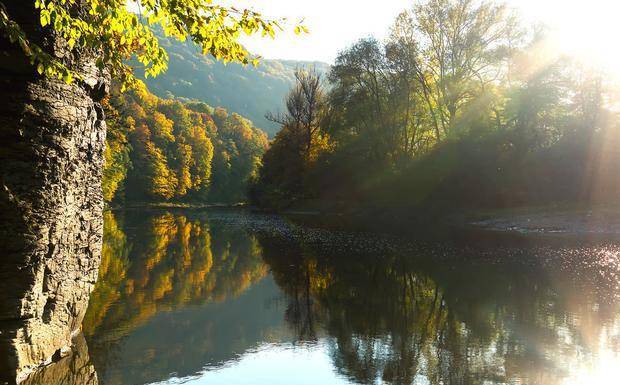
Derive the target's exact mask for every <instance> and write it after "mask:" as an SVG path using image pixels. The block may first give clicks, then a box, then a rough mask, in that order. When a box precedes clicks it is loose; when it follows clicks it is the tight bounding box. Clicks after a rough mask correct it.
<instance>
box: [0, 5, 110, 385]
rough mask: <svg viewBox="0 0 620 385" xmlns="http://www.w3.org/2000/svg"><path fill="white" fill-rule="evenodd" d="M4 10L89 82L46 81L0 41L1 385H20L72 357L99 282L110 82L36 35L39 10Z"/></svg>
mask: <svg viewBox="0 0 620 385" xmlns="http://www.w3.org/2000/svg"><path fill="white" fill-rule="evenodd" d="M3 3H4V4H5V6H6V8H7V10H8V12H9V15H10V16H11V17H12V18H13V19H14V20H16V21H18V22H19V23H20V25H22V26H24V29H25V31H26V33H27V34H28V36H29V37H30V38H31V39H32V40H34V41H37V42H38V43H39V44H40V45H41V46H42V47H44V49H46V50H47V51H48V52H50V53H52V54H53V55H55V56H56V57H59V58H61V59H62V60H63V61H64V62H65V63H67V64H68V65H69V66H70V67H71V68H73V69H75V71H76V72H77V73H78V74H80V75H81V77H82V79H81V80H79V81H75V82H73V83H71V84H66V83H64V82H63V81H62V80H56V79H47V78H44V77H42V76H39V75H38V74H37V73H36V72H35V71H34V69H33V68H32V66H31V65H30V64H29V63H28V61H27V60H26V58H25V57H24V56H23V54H22V53H21V51H20V50H19V48H18V47H16V46H15V45H12V44H10V43H9V42H7V41H4V40H1V41H0V54H1V57H0V87H2V92H0V249H1V250H2V252H3V254H2V257H1V258H0V383H15V382H19V381H21V380H23V379H24V378H25V377H26V376H27V375H28V374H29V373H31V372H32V371H33V370H34V369H36V368H37V367H39V366H41V365H42V364H46V363H50V362H52V361H55V360H58V359H60V358H61V357H64V356H66V355H67V354H68V352H69V351H70V348H71V340H72V337H73V336H75V335H76V333H77V332H78V331H79V330H80V325H81V322H82V318H83V316H84V313H85V312H86V308H87V306H88V297H89V294H90V292H91V290H92V288H93V285H94V283H95V281H96V279H97V270H98V266H99V261H100V253H101V240H102V228H103V223H102V208H103V200H102V194H101V175H102V166H103V150H104V143H105V123H104V116H103V112H102V109H101V107H100V106H99V104H98V101H99V100H100V99H101V98H102V97H103V96H104V95H105V92H106V89H107V79H106V77H105V76H104V75H103V74H102V73H101V72H100V71H99V70H98V69H97V68H96V66H95V65H94V59H93V55H92V54H88V53H86V52H82V53H76V52H69V51H68V50H66V49H65V48H64V47H66V45H65V44H64V43H63V40H62V39H61V38H59V37H57V36H54V35H53V34H52V33H50V32H49V31H47V32H46V31H42V30H41V29H40V28H39V27H37V25H38V20H36V12H35V10H34V9H33V4H34V2H33V1H22V0H15V1H4V2H3Z"/></svg>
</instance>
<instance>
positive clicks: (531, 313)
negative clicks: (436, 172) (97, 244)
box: [83, 210, 620, 385]
mask: <svg viewBox="0 0 620 385" xmlns="http://www.w3.org/2000/svg"><path fill="white" fill-rule="evenodd" d="M445 235H446V239H447V240H441V238H440V237H439V238H436V239H435V240H432V241H424V242H421V241H418V242H412V241H410V240H409V241H403V240H399V239H397V238H394V237H388V236H379V235H372V236H371V235H368V234H363V233H346V232H339V231H327V230H320V229H317V228H312V227H308V226H300V225H298V224H294V223H293V222H291V221H288V220H285V219H280V218H278V217H274V216H266V215H254V214H249V213H244V212H236V211H191V210H186V211H183V210H176V211H170V212H168V211H149V212H147V213H145V212H135V211H126V212H114V213H107V214H106V222H105V245H104V251H103V262H102V265H101V269H100V280H99V283H98V284H97V288H96V290H95V292H94V293H93V295H92V297H91V302H90V308H89V311H88V314H87V316H86V319H85V321H84V326H83V330H84V334H85V337H86V345H87V349H88V352H87V354H88V356H89V359H90V362H91V363H92V365H93V366H94V368H95V370H96V372H97V377H98V379H99V383H100V384H104V385H137V384H179V383H183V384H209V385H214V384H226V385H234V384H252V385H263V384H264V385H274V384H293V385H294V384H541V385H555V384H564V385H576V384H584V385H585V384H588V385H590V384H616V383H620V307H619V295H618V294H619V289H618V282H619V278H618V274H619V268H618V266H619V263H618V262H619V258H620V247H618V246H616V245H615V244H614V243H612V242H607V243H606V242H600V241H599V242H589V241H587V240H582V241H577V240H574V239H569V238H554V239H551V238H545V239H543V240H541V239H534V238H531V237H519V238H512V237H506V236H501V235H497V236H495V235H485V236H473V235H464V234H459V233H451V234H445Z"/></svg>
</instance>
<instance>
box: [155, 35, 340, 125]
mask: <svg viewBox="0 0 620 385" xmlns="http://www.w3.org/2000/svg"><path fill="white" fill-rule="evenodd" d="M161 45H162V46H163V47H164V48H165V49H166V50H167V51H168V54H169V55H170V63H169V68H168V70H167V71H166V72H165V73H163V74H161V75H159V76H158V77H157V78H149V79H146V80H145V82H146V84H147V85H148V87H149V90H150V91H151V92H153V93H154V94H155V95H157V96H160V97H164V98H181V99H184V98H187V99H195V100H199V101H203V102H205V103H207V104H210V105H213V106H222V107H224V108H226V109H227V110H228V111H230V112H236V113H239V114H241V115H243V116H246V117H248V118H249V119H250V120H252V122H253V123H254V125H255V126H257V127H260V128H262V129H263V130H264V131H265V132H267V133H268V134H269V136H273V135H274V134H275V133H276V132H277V131H278V130H279V127H278V126H277V125H276V124H275V123H273V122H270V121H268V120H267V119H265V113H267V112H268V111H278V110H282V109H283V108H284V102H283V99H284V97H285V95H286V93H287V92H288V91H289V89H290V88H291V86H292V85H293V83H294V81H295V76H294V73H295V69H297V68H299V67H305V68H309V67H314V68H315V69H316V70H317V71H318V72H319V73H327V72H328V71H329V68H330V66H329V64H326V63H323V62H318V61H315V62H309V61H295V60H271V59H264V60H261V62H260V64H259V66H258V67H253V66H245V67H244V66H242V65H240V64H233V63H229V64H223V63H222V62H219V61H217V60H215V59H214V58H212V57H210V56H204V55H202V54H201V53H200V52H199V50H198V48H197V47H196V46H195V45H194V44H193V43H191V42H178V41H176V40H171V39H161Z"/></svg>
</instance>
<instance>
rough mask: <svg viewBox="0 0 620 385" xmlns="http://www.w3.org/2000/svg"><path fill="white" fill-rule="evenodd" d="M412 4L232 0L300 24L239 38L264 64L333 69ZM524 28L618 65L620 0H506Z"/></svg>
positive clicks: (403, 0) (394, 0)
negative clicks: (298, 32) (298, 28)
mask: <svg viewBox="0 0 620 385" xmlns="http://www.w3.org/2000/svg"><path fill="white" fill-rule="evenodd" d="M414 1H415V0H380V1H377V0H375V1H369V0H312V1H308V0H234V1H230V3H234V5H235V6H236V7H238V8H252V9H254V10H257V11H259V12H262V13H263V14H264V15H265V16H268V17H287V19H288V20H289V23H290V24H294V23H295V22H296V21H298V20H300V19H302V18H304V19H305V21H304V24H305V25H306V26H308V27H309V29H310V34H309V35H305V36H295V35H294V34H293V33H292V31H287V32H285V33H283V34H281V35H280V36H279V37H277V38H276V39H275V40H271V39H269V38H263V39H261V38H254V37H252V38H244V40H243V42H244V44H245V45H246V46H247V47H248V48H249V49H250V50H251V51H252V52H254V53H257V54H259V55H261V56H263V57H265V58H269V59H295V60H320V61H324V62H327V63H332V62H333V60H334V59H335V57H336V55H337V54H338V52H339V51H340V50H342V49H343V48H346V47H347V46H349V45H351V44H352V43H353V42H355V41H356V40H357V39H359V38H362V37H367V36H371V35H372V36H375V37H377V38H379V39H382V38H385V37H386V36H387V34H388V31H389V28H390V25H391V24H392V22H393V20H394V19H395V17H396V16H397V15H398V14H399V13H400V12H401V11H402V10H404V9H407V8H409V7H411V6H412V4H414ZM507 3H508V5H509V6H511V7H514V8H515V9H517V10H518V12H519V14H520V15H521V18H522V19H523V21H524V22H525V23H528V24H529V23H533V22H542V23H545V24H547V25H548V26H550V27H551V28H552V29H553V30H554V31H555V34H556V36H557V37H558V41H559V43H558V44H560V45H562V48H563V49H564V50H566V51H572V50H574V51H579V53H580V54H582V55H590V56H595V55H600V56H605V58H604V60H611V61H612V63H613V64H616V65H620V62H619V61H620V60H618V59H620V54H616V53H613V52H611V51H616V49H615V47H614V48H610V45H612V43H613V45H614V46H615V45H616V44H617V39H618V38H619V37H620V22H618V21H617V18H618V16H619V15H620V0H586V1H576V0H508V1H507Z"/></svg>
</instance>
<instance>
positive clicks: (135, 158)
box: [102, 83, 268, 203]
mask: <svg viewBox="0 0 620 385" xmlns="http://www.w3.org/2000/svg"><path fill="white" fill-rule="evenodd" d="M104 108H105V110H106V121H107V124H108V132H107V138H106V142H107V146H106V153H105V160H106V163H105V169H104V173H103V186H102V187H103V194H104V199H105V200H106V201H107V202H111V201H116V202H119V203H122V202H123V201H132V202H166V201H174V202H200V203H205V202H225V203H236V202H240V201H243V200H245V193H246V185H247V183H248V181H249V180H251V179H253V178H254V177H255V175H256V173H257V169H258V167H259V165H260V158H261V156H262V154H263V152H264V151H265V150H266V148H267V144H268V142H267V135H266V134H265V133H264V132H263V131H261V130H260V129H258V128H256V127H254V126H253V125H252V123H251V122H250V121H249V120H247V119H245V118H244V117H242V116H241V115H239V114H236V113H230V114H229V113H228V112H227V111H226V109H224V108H221V107H217V108H213V107H211V106H209V105H207V104H205V103H182V102H180V101H178V100H170V99H161V98H158V97H156V96H155V95H153V94H151V93H150V92H149V91H148V89H147V88H146V86H144V84H142V83H140V84H139V85H138V87H137V88H136V89H135V90H132V91H129V92H125V93H121V92H119V89H118V87H115V88H114V89H113V90H112V93H111V95H110V97H109V98H108V99H106V100H104Z"/></svg>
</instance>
